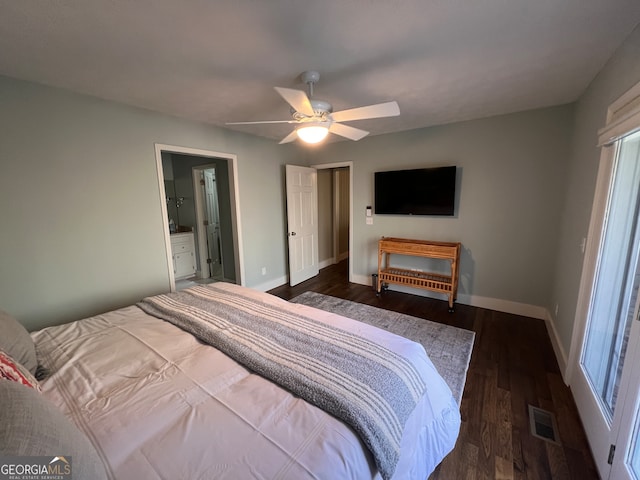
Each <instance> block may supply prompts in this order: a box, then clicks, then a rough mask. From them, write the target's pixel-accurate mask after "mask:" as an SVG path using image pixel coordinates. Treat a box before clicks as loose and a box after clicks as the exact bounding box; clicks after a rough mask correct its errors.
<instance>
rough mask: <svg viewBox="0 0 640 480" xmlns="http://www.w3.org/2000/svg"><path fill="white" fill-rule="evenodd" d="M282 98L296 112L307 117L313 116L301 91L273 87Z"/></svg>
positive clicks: (309, 103)
mask: <svg viewBox="0 0 640 480" xmlns="http://www.w3.org/2000/svg"><path fill="white" fill-rule="evenodd" d="M273 88H275V89H276V92H278V93H279V94H280V95H281V96H282V98H284V99H285V101H286V102H287V103H288V104H289V105H291V106H292V107H293V109H294V110H295V111H296V112H300V113H304V114H305V115H307V116H309V117H313V116H314V115H315V113H314V111H313V107H312V106H311V102H310V101H309V97H307V94H306V93H304V92H303V91H302V90H294V89H292V88H282V87H273Z"/></svg>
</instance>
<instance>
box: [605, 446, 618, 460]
mask: <svg viewBox="0 0 640 480" xmlns="http://www.w3.org/2000/svg"><path fill="white" fill-rule="evenodd" d="M615 454H616V446H615V445H611V446H610V447H609V458H607V463H608V464H609V465H611V464H613V456H614V455H615Z"/></svg>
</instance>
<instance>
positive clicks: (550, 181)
mask: <svg viewBox="0 0 640 480" xmlns="http://www.w3.org/2000/svg"><path fill="white" fill-rule="evenodd" d="M572 122H573V108H572V106H561V107H555V108H548V109H542V110H535V111H530V112H524V113H518V114H513V115H505V116H500V117H493V118H488V119H484V120H477V121H471V122H464V123H458V124H453V125H446V126H441V127H435V128H428V129H421V130H414V131H409V132H403V133H397V134H392V135H379V136H375V137H367V138H365V139H363V140H360V141H359V142H338V143H334V144H330V145H327V148H325V149H323V150H321V151H317V153H316V155H317V156H318V158H315V159H314V161H315V162H316V163H328V162H344V161H353V162H354V166H353V172H352V173H353V176H354V179H353V182H354V192H353V195H354V201H353V204H354V207H353V208H354V221H353V228H354V231H353V241H354V245H353V247H352V252H353V269H354V276H355V277H357V278H358V279H359V280H360V281H367V280H369V279H370V275H371V273H373V272H375V271H376V269H377V241H378V239H379V238H380V237H381V236H397V237H404V238H416V239H428V240H438V241H460V242H462V244H463V254H462V260H461V269H460V276H461V279H460V280H461V285H460V295H459V296H460V297H461V298H462V299H463V300H464V301H469V299H470V297H471V296H473V297H485V298H489V299H500V300H504V301H508V302H516V303H522V304H527V305H546V303H547V300H548V298H549V296H550V295H551V283H552V282H551V279H552V278H553V274H554V272H555V261H556V249H557V238H558V237H557V232H558V230H559V228H560V211H561V205H562V203H563V196H564V189H565V185H566V180H567V179H566V175H567V172H566V159H567V157H568V156H569V149H570V138H571V128H572ZM442 165H456V166H457V167H458V198H457V205H456V215H455V216H454V217H403V216H388V215H374V224H373V225H371V226H368V225H366V224H365V221H364V215H365V207H366V206H367V205H373V200H374V199H373V174H374V172H375V171H379V170H394V169H403V168H419V167H429V166H442ZM406 261H407V263H408V264H409V265H410V266H415V267H416V268H419V267H420V266H421V264H420V262H419V261H418V260H415V259H406Z"/></svg>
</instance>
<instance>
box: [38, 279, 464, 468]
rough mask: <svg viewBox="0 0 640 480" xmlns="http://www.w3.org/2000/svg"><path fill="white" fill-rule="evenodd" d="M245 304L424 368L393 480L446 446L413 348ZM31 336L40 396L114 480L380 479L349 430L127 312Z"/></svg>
mask: <svg viewBox="0 0 640 480" xmlns="http://www.w3.org/2000/svg"><path fill="white" fill-rule="evenodd" d="M229 288H242V287H237V286H229ZM252 292H254V293H253V295H255V297H256V299H260V300H261V301H268V302H275V303H277V304H278V305H281V306H282V305H286V308H289V309H292V310H294V311H304V312H305V313H306V314H308V315H311V316H313V317H314V318H316V319H318V320H321V321H324V322H326V323H329V324H331V325H335V326H339V327H340V328H343V329H345V330H348V331H351V332H357V333H358V334H360V335H362V336H364V337H366V338H369V339H372V340H376V341H378V342H381V343H383V344H384V345H386V346H387V347H388V348H392V349H393V350H394V351H396V352H398V353H401V354H402V355H407V356H411V357H412V358H413V359H414V360H415V361H418V362H419V363H420V365H422V368H423V369H424V371H425V374H426V375H428V377H429V379H430V381H429V388H428V390H427V393H426V394H425V396H424V397H423V398H422V401H421V402H420V403H419V404H418V406H417V407H416V409H415V411H414V412H413V414H412V415H411V417H410V418H409V421H408V423H407V426H406V428H405V433H404V436H403V439H402V452H401V458H400V461H399V463H398V465H397V469H396V472H395V474H394V479H398V480H400V479H414V478H415V479H421V480H424V479H426V477H427V476H428V475H429V474H430V473H431V471H432V470H433V469H434V468H435V467H436V466H437V464H438V463H439V462H440V461H441V460H442V458H443V457H444V456H445V455H446V454H447V453H449V451H450V450H451V449H452V448H453V446H454V445H455V441H456V438H457V435H458V431H459V427H460V415H459V410H458V405H457V403H456V401H455V399H454V398H453V397H452V395H451V392H450V390H449V388H448V386H447V385H446V383H445V382H444V380H442V378H441V377H440V376H439V375H438V373H437V371H436V370H435V368H434V367H433V365H432V364H431V361H430V360H429V359H428V357H427V356H426V354H425V353H424V349H423V348H422V346H421V345H419V344H417V343H415V342H412V341H410V340H407V339H405V338H403V337H399V336H397V335H394V334H391V333H389V332H386V331H383V330H380V329H377V328H375V327H372V326H370V325H366V324H363V323H361V322H356V321H355V320H350V319H346V318H344V317H340V316H338V315H334V314H331V313H328V312H324V311H321V310H317V309H313V308H310V307H306V306H304V305H299V304H290V303H288V302H285V301H284V300H281V299H279V298H277V297H274V296H271V295H268V294H266V293H262V292H256V291H252ZM32 336H33V338H34V340H35V342H36V345H37V349H38V354H39V356H40V361H41V363H43V364H44V366H46V367H47V368H48V369H49V370H50V371H51V372H52V375H51V376H50V377H49V378H48V379H47V380H46V381H44V382H43V383H42V389H43V394H44V395H45V396H47V397H48V398H49V399H51V400H52V401H53V402H54V403H55V404H56V405H58V407H59V408H60V409H61V410H62V411H63V412H64V413H65V414H66V415H68V416H69V417H70V418H72V419H73V420H74V421H75V422H76V424H77V425H78V426H79V427H80V428H81V429H82V430H83V431H84V432H85V433H86V434H87V435H88V436H89V438H90V439H91V440H92V442H93V443H94V445H95V446H96V448H97V450H98V452H99V454H100V455H101V457H102V459H103V461H104V462H105V465H106V466H107V470H108V472H109V473H110V475H111V477H112V478H115V479H135V480H146V479H149V480H152V479H161V478H162V479H190V480H195V479H211V478H227V479H232V480H236V479H251V478H260V479H295V480H299V479H305V478H317V479H349V478H353V479H364V478H379V474H378V473H377V472H376V470H375V464H374V462H373V460H372V458H371V456H370V454H369V452H368V450H367V449H366V448H365V447H364V446H363V444H362V442H361V441H360V439H359V438H358V437H357V435H356V434H355V433H354V432H353V431H352V430H351V428H349V427H348V426H347V425H345V424H344V423H342V422H341V421H339V420H337V419H335V418H334V417H332V416H330V415H328V414H327V413H325V412H323V411H322V410H320V409H318V408H317V407H314V406H313V405H310V404H309V403H307V402H305V401H303V400H301V399H298V398H296V397H294V396H292V395H291V394H290V393H289V392H287V391H286V390H283V389H282V388H280V387H278V386H277V385H275V384H273V383H271V382H269V381H267V380H265V379H263V378H262V377H260V376H258V375H255V374H252V373H251V372H249V371H248V370H247V369H245V368H244V367H242V366H241V365H239V364H238V363H236V362H235V361H233V360H232V359H230V358H229V357H227V356H226V355H224V354H223V353H221V352H219V351H218V350H216V349H215V348H213V347H210V346H208V345H204V344H202V343H200V342H199V341H198V340H196V339H195V338H194V337H193V336H192V335H190V334H188V333H185V332H183V331H182V330H180V329H179V328H177V327H175V326H173V325H171V324H169V323H167V322H164V321H162V320H158V319H156V318H155V317H152V316H149V315H147V314H145V313H144V312H143V311H142V310H140V309H139V308H138V307H136V306H131V307H127V308H123V309H120V310H116V311H113V312H110V313H107V314H104V315H99V316H96V317H92V318H89V319H85V320H81V321H78V322H74V323H70V324H67V325H61V326H57V327H50V328H47V329H44V330H41V331H39V332H34V333H33V334H32Z"/></svg>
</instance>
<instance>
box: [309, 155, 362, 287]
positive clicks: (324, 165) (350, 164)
mask: <svg viewBox="0 0 640 480" xmlns="http://www.w3.org/2000/svg"><path fill="white" fill-rule="evenodd" d="M343 167H347V168H348V170H349V281H350V282H353V283H355V280H354V276H353V162H335V163H320V164H316V165H311V168H315V169H316V170H327V169H335V168H343ZM332 216H333V217H334V218H333V219H334V221H335V211H333V212H332ZM334 258H335V252H334Z"/></svg>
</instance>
